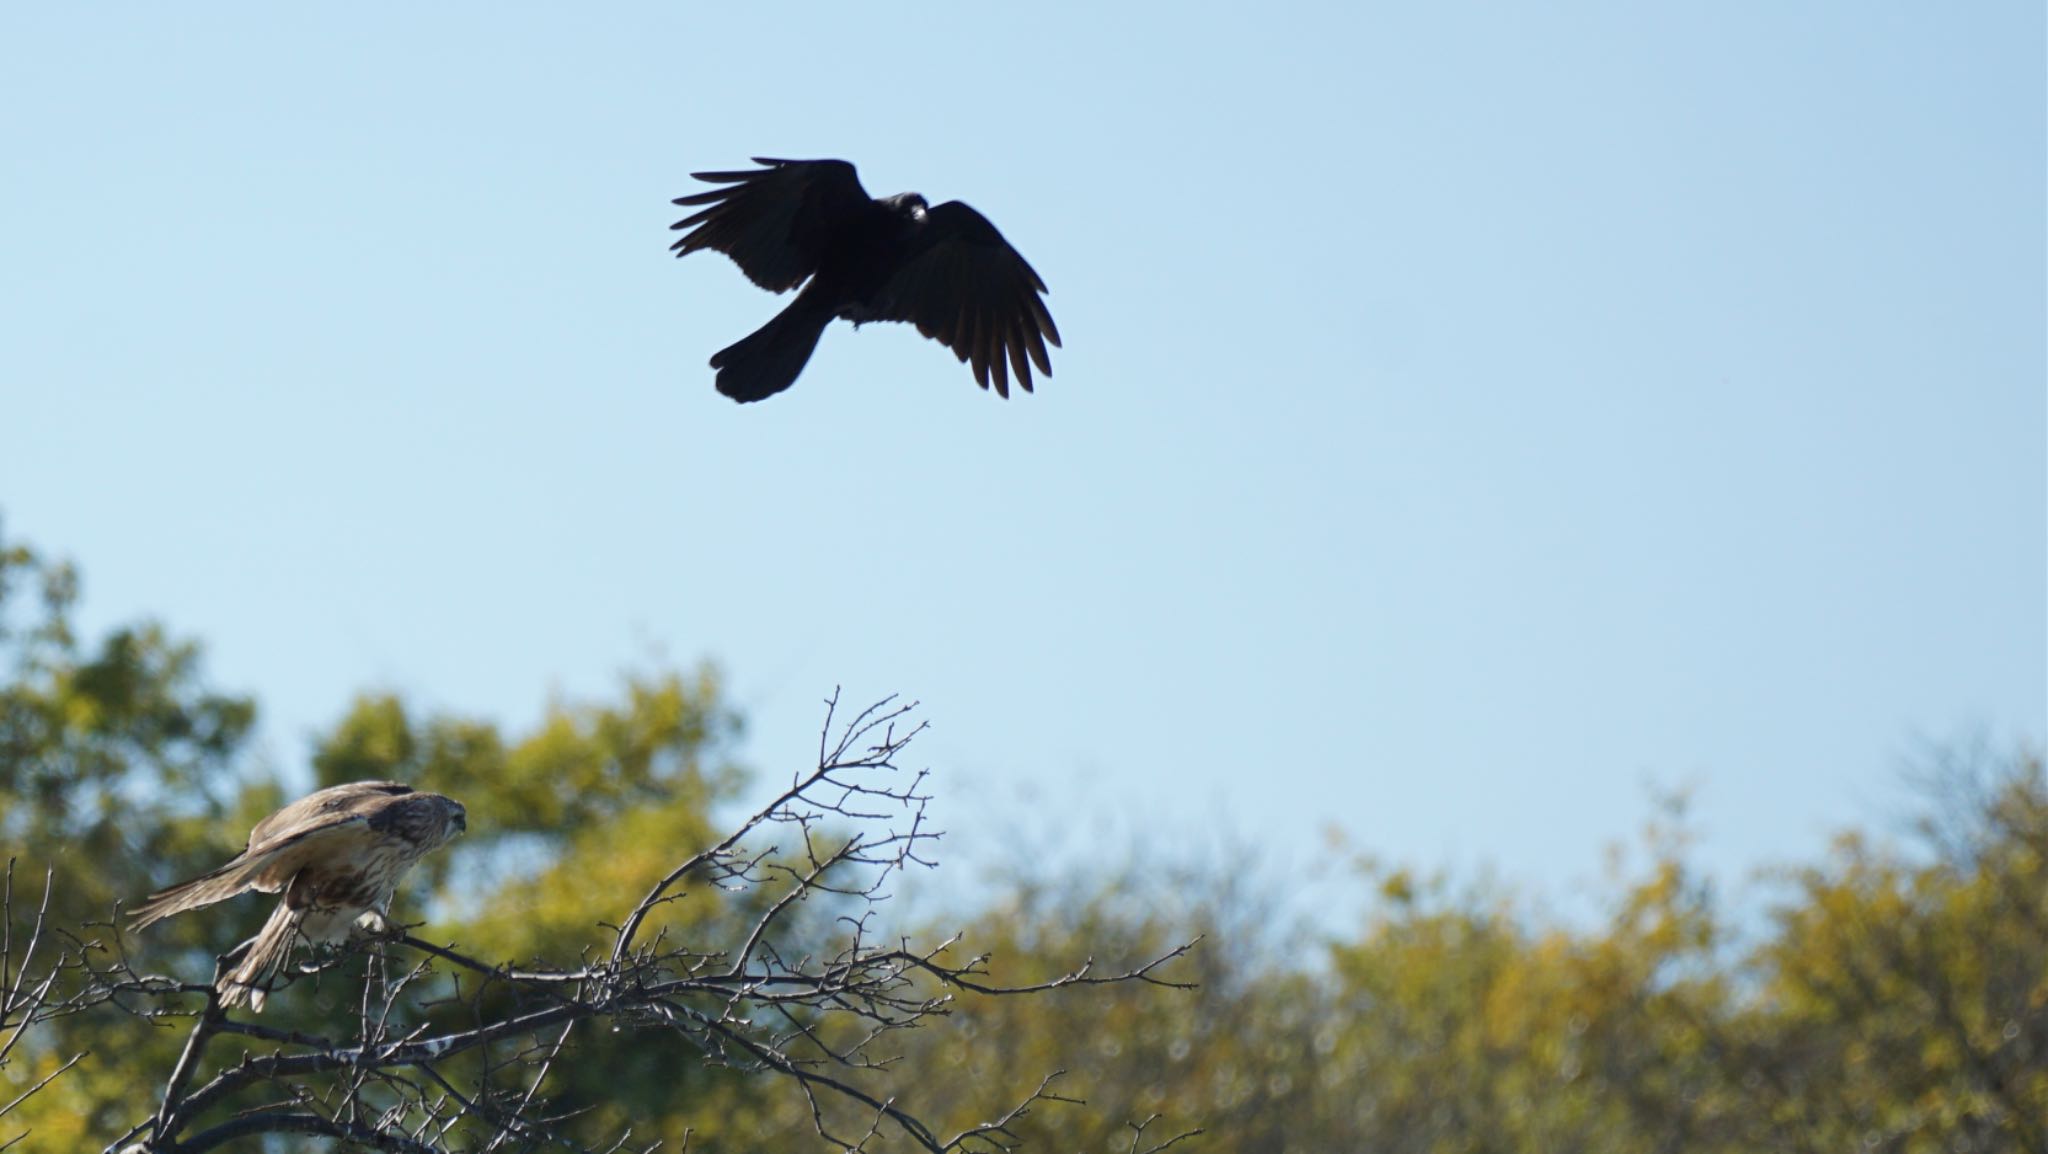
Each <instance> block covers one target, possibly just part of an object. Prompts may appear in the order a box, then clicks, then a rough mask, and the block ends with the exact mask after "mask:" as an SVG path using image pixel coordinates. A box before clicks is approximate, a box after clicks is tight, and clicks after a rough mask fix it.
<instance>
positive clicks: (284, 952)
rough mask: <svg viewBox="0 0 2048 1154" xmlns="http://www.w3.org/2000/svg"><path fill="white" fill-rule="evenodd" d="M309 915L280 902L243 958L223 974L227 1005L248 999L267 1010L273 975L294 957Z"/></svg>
mask: <svg viewBox="0 0 2048 1154" xmlns="http://www.w3.org/2000/svg"><path fill="white" fill-rule="evenodd" d="M304 917H305V911H304V910H295V909H293V908H292V907H291V903H289V902H279V903H277V909H276V910H274V911H272V912H271V915H270V920H269V921H267V922H264V923H263V928H262V929H261V930H258V931H257V932H256V936H255V937H254V938H251V939H250V940H249V945H248V948H247V949H246V950H244V951H243V952H242V959H241V961H239V962H237V963H236V964H235V968H234V969H232V970H229V971H228V972H227V973H226V974H224V975H222V976H221V979H220V984H219V986H218V987H216V988H217V989H219V990H220V1004H221V1005H222V1006H224V1007H226V1008H227V1009H233V1008H235V1007H236V1006H239V1005H241V1004H243V1003H244V1002H247V1003H248V1004H249V1008H250V1009H252V1010H255V1011H256V1012H257V1013H259V1014H260V1013H262V1012H263V999H264V998H265V997H267V996H268V995H269V989H268V986H269V984H270V979H271V978H272V977H274V976H275V975H276V974H277V971H278V970H279V969H281V968H283V966H284V963H285V960H286V959H287V958H289V957H291V953H292V945H293V944H294V943H295V942H297V941H298V939H299V922H300V921H301V920H302V919H303V918H304Z"/></svg>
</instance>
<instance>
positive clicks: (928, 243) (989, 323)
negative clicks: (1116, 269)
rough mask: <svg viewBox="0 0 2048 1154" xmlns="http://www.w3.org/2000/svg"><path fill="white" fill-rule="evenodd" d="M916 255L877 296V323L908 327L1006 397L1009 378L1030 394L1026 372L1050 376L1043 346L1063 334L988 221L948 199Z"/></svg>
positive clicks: (1041, 287)
mask: <svg viewBox="0 0 2048 1154" xmlns="http://www.w3.org/2000/svg"><path fill="white" fill-rule="evenodd" d="M911 244H912V246H913V249H914V251H913V254H912V255H911V256H910V257H909V258H908V259H907V260H905V261H904V262H903V264H902V266H901V267H900V268H898V269H897V271H896V273H895V275H893V276H891V277H890V278H889V279H888V281H886V282H885V283H884V284H883V285H882V288H881V291H880V292H879V293H877V294H876V296H875V299H874V302H873V305H872V309H873V313H874V317H875V319H876V320H890V321H906V322H908V323H910V324H913V325H916V326H917V331H918V332H920V333H923V334H924V335H925V336H927V337H930V338H931V339H933V340H935V341H938V342H939V343H940V344H943V345H945V346H946V347H947V348H950V349H952V350H953V355H954V356H956V357H959V358H960V359H961V360H962V361H966V362H968V363H969V364H971V365H972V366H973V368H974V379H975V381H976V383H978V384H980V385H981V387H982V388H984V389H985V388H988V387H989V385H990V384H991V382H993V384H994V386H995V390H996V393H997V395H998V396H1004V397H1007V396H1009V395H1010V384H1009V378H1010V375H1011V373H1013V372H1014V373H1015V375H1016V379H1017V384H1018V385H1020V386H1022V388H1023V389H1024V391H1025V392H1027V393H1028V392H1030V391H1031V366H1032V365H1037V366H1038V371H1039V372H1041V373H1043V374H1044V375H1046V376H1048V377H1049V376H1051V375H1052V360H1051V358H1050V357H1048V356H1047V355H1046V351H1045V346H1046V345H1048V344H1050V345H1053V346H1054V347H1058V345H1059V343H1060V330H1059V328H1058V327H1057V326H1056V325H1054V324H1053V322H1052V314H1051V313H1050V312H1048V311H1046V307H1045V299H1044V296H1043V295H1042V294H1044V293H1045V292H1047V291H1048V290H1047V289H1046V287H1045V282H1044V281H1043V280H1041V279H1039V276H1038V273H1037V272H1036V271H1034V270H1033V269H1032V267H1031V265H1030V264H1029V263H1028V262H1027V261H1025V259H1024V257H1023V256H1022V255H1021V254H1019V253H1018V252H1017V250H1016V249H1014V248H1011V247H1010V242H1008V241H1006V240H1004V239H1003V234H1002V233H1000V232H997V231H996V226H995V225H993V224H990V223H989V221H988V218H987V217H985V216H983V215H981V214H980V213H978V212H976V211H974V210H973V209H971V208H969V207H967V206H966V205H964V204H962V203H960V202H959V201H957V200H950V201H947V202H946V203H944V204H941V205H938V206H936V207H934V208H932V209H930V210H929V211H927V212H926V214H925V220H924V224H923V226H922V227H921V228H920V229H919V230H918V231H917V233H916V236H915V239H914V240H913V241H912V242H911Z"/></svg>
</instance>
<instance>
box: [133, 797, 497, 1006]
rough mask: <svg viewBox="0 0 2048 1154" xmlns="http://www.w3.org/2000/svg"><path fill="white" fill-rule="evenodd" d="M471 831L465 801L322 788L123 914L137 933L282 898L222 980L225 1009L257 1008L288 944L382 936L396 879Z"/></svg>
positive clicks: (288, 949) (287, 954)
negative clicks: (214, 908) (237, 848)
mask: <svg viewBox="0 0 2048 1154" xmlns="http://www.w3.org/2000/svg"><path fill="white" fill-rule="evenodd" d="M466 828H468V819H467V817H466V815H465V814H464V813H463V809H462V803H461V802H458V801H456V800H454V799H453V798H447V797H442V796H441V795H440V794H438V793H421V792H419V791H417V790H415V789H413V787H411V786H409V785H401V784H400V783H398V782H395V781H357V782H350V783H349V784H347V785H337V786H334V787H332V788H331V789H323V790H321V791H320V792H318V793H316V794H313V795H312V796H310V797H304V798H300V799H299V800H298V801H295V802H293V803H291V804H290V805H288V806H285V807H284V808H283V809H281V810H278V811H277V812H276V813H273V814H271V815H270V816H269V817H266V818H264V819H263V820H262V821H259V822H257V823H256V828H255V829H252V830H250V831H249V847H248V848H247V849H245V850H243V851H242V852H241V854H240V856H238V857H236V858H235V860H233V861H231V862H229V863H228V864H226V865H224V866H222V867H220V868H219V869H217V870H214V871H213V872H212V873H208V874H204V875H202V876H200V877H196V878H193V879H192V880H191V881H189V882H186V883H184V884H183V885H176V886H172V887H171V888H170V889H167V890H165V891H163V892H162V893H159V894H152V895H150V897H149V900H147V901H145V902H143V903H142V904H141V905H140V906H137V907H136V908H135V910H134V911H133V912H132V913H131V914H130V915H129V916H130V917H131V919H132V923H131V924H132V925H133V927H134V928H135V929H138V930H139V929H142V928H143V927H144V926H147V925H150V924H151V923H153V922H157V921H160V920H162V919H164V918H167V917H170V916H171V915H172V914H179V913H184V912H185V911H186V910H196V909H198V908H200V907H201V906H210V905H212V904H213V903H215V902H219V901H225V900H227V899H228V898H231V897H234V896H235V895H236V894H239V893H243V892H245V891H247V890H259V891H261V892H263V893H266V894H278V893H281V894H283V895H284V900H283V901H281V902H279V903H278V904H277V912H275V913H273V914H271V915H270V920H269V921H267V922H265V923H263V929H262V930H261V931H259V932H258V933H257V935H256V936H255V937H254V938H253V939H251V940H250V941H249V942H248V943H247V950H246V952H244V953H243V955H242V958H241V961H240V962H239V963H237V964H236V966H235V968H234V969H233V970H231V971H229V972H228V973H227V974H225V975H224V976H222V978H221V979H220V1000H221V1004H222V1005H224V1006H239V1005H241V1004H242V1003H244V1002H247V1003H248V1004H249V1005H250V1006H252V1007H253V1008H255V1009H256V1010H257V1011H258V1012H261V1011H262V1009H263V999H264V996H265V992H266V986H267V984H268V982H269V980H270V978H271V976H272V975H274V974H275V973H276V972H277V971H278V968H279V967H281V966H283V965H284V963H285V960H286V959H287V958H289V957H290V956H291V952H292V945H293V943H294V942H298V941H306V942H341V941H346V940H348V937H349V933H350V931H351V929H352V928H353V927H355V926H357V925H361V926H362V927H363V928H365V929H368V930H370V931H371V932H373V933H379V932H382V931H383V930H384V928H385V925H386V922H385V919H386V918H387V917H388V916H389V914H390V912H391V895H392V893H393V892H394V891H395V890H397V888H398V880H399V879H400V878H402V877H404V876H405V873H406V871H407V870H410V869H411V868H412V867H413V864H414V863H415V862H417V861H419V860H420V858H421V857H422V856H424V855H425V854H426V853H427V852H428V851H429V850H432V849H435V848H436V847H438V846H440V845H442V844H444V843H446V842H447V841H448V840H449V839H451V838H453V837H454V836H455V835H456V834H458V833H461V832H462V831H463V830H464V829H466Z"/></svg>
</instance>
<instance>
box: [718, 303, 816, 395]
mask: <svg viewBox="0 0 2048 1154" xmlns="http://www.w3.org/2000/svg"><path fill="white" fill-rule="evenodd" d="M831 323H832V306H831V305H829V304H824V303H821V302H820V301H819V300H818V299H815V298H813V297H812V295H811V294H810V293H808V292H806V293H799V294H797V298H796V299H795V300H793V301H791V302H789V307H788V308H786V309H783V310H782V311H781V312H779V313H776V314H775V317H774V319H772V320H770V321H769V322H768V323H767V324H765V325H762V326H761V327H760V328H758V329H755V330H754V331H753V332H751V333H748V334H747V335H746V336H743V337H741V338H740V339H739V340H737V341H734V342H733V343H732V344H730V345H727V346H726V347H724V348H722V349H720V350H718V352H716V353H714V354H712V357H711V367H712V368H714V369H717V370H718V391H719V392H721V393H724V394H725V395H726V396H728V397H731V398H732V399H733V400H735V401H758V400H761V399H762V398H763V397H772V396H774V395H775V394H776V393H779V392H781V391H782V390H784V389H786V388H788V387H789V386H790V385H792V384H795V383H796V375H797V374H798V373H801V372H803V371H804V365H805V364H806V363H807V362H809V361H810V359H811V350H812V349H815V348H817V347H818V338H819V337H820V336H822V335H824V332H825V326H826V325H828V324H831Z"/></svg>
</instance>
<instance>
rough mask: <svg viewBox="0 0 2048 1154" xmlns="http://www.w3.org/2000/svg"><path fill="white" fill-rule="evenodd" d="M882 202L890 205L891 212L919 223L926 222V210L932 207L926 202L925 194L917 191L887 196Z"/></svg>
mask: <svg viewBox="0 0 2048 1154" xmlns="http://www.w3.org/2000/svg"><path fill="white" fill-rule="evenodd" d="M881 203H883V204H886V205H888V206H889V211H890V212H893V213H895V214H896V215H898V216H901V217H904V218H905V219H908V220H913V221H916V222H917V223H919V224H922V223H924V210H925V209H927V208H930V207H931V206H930V205H928V204H926V203H925V199H924V197H923V196H921V195H919V194H917V193H915V192H899V193H897V194H896V195H895V196H885V197H883V198H882V200H881Z"/></svg>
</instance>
